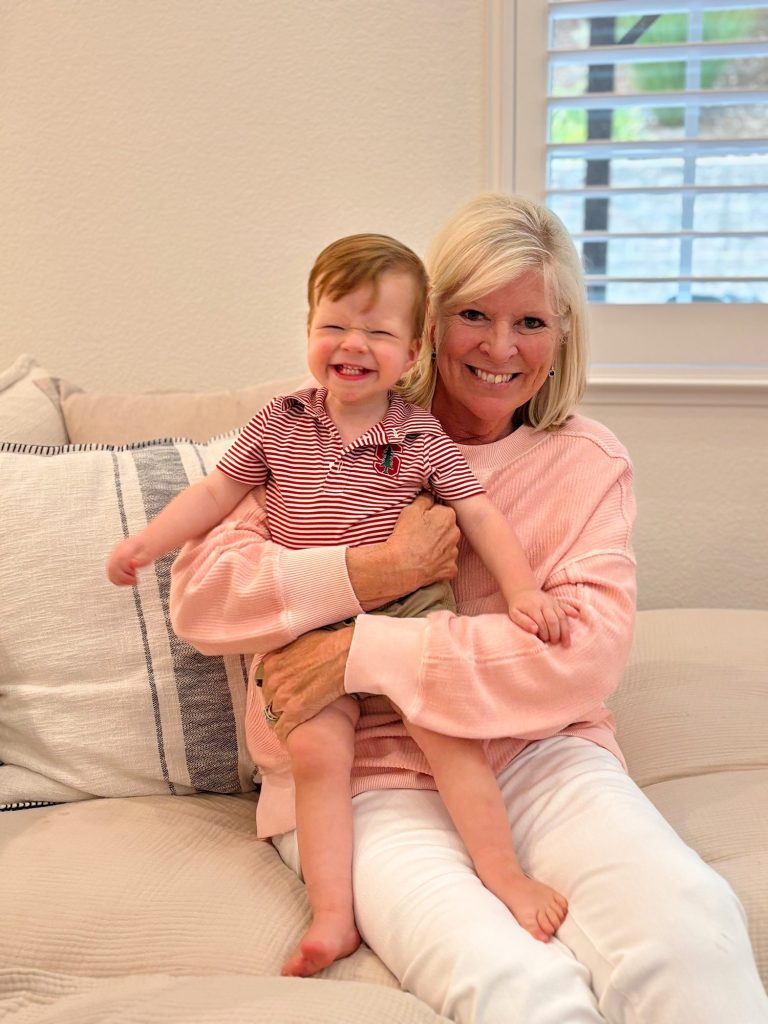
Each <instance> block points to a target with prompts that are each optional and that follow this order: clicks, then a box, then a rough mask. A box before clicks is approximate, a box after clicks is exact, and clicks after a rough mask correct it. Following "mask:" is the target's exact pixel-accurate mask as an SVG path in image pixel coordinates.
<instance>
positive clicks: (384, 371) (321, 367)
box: [307, 271, 419, 403]
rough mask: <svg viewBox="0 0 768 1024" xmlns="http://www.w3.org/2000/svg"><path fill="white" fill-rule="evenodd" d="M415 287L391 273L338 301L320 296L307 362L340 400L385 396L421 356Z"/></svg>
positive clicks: (313, 317) (309, 342) (317, 377)
mask: <svg viewBox="0 0 768 1024" xmlns="http://www.w3.org/2000/svg"><path fill="white" fill-rule="evenodd" d="M414 302H415V288H414V284H413V280H412V279H411V277H410V276H409V275H408V274H404V273H400V272H397V271H388V272H386V273H384V274H382V275H381V277H380V278H379V279H378V280H377V282H376V287H375V288H374V286H373V285H372V284H366V285H363V286H361V287H360V288H357V289H355V291H353V292H349V293H348V294H347V295H344V296H343V297H342V298H340V299H335V300H333V299H331V298H330V297H329V296H327V295H323V296H321V297H320V298H319V299H318V301H317V304H316V306H315V310H314V314H313V316H312V319H311V321H310V324H309V329H308V332H307V336H308V352H307V361H308V363H309V369H310V370H311V372H312V373H313V375H314V376H315V378H316V379H317V380H318V381H319V382H320V384H322V385H323V386H324V387H327V388H328V391H329V393H330V394H332V395H333V396H335V397H337V398H338V400H339V401H343V402H345V403H347V402H357V401H364V400H365V399H370V398H372V397H374V396H377V395H385V394H386V392H387V391H388V390H389V389H390V388H391V387H392V386H393V385H394V384H395V383H396V382H397V381H398V380H399V379H400V378H401V377H402V376H403V374H404V373H405V372H406V371H407V370H409V369H410V368H411V367H412V366H413V364H414V362H415V360H416V356H417V354H418V350H419V339H416V338H414V337H413V324H414V317H413V312H414Z"/></svg>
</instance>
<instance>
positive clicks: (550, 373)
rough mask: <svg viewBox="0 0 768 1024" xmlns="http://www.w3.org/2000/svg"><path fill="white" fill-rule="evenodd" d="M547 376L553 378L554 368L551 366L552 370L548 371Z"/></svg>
mask: <svg viewBox="0 0 768 1024" xmlns="http://www.w3.org/2000/svg"><path fill="white" fill-rule="evenodd" d="M549 376H550V377H554V376H555V368H554V366H553V367H552V369H551V370H550V371H549Z"/></svg>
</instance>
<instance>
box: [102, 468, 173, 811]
mask: <svg viewBox="0 0 768 1024" xmlns="http://www.w3.org/2000/svg"><path fill="white" fill-rule="evenodd" d="M112 468H113V471H114V474H115V494H116V495H117V507H118V509H119V510H120V525H121V526H122V528H123V536H124V537H127V536H128V518H127V516H126V514H125V502H124V500H123V487H122V484H121V482H120V463H119V461H118V458H117V456H116V455H115V454H114V452H113V453H112ZM131 589H132V591H133V601H134V605H135V607H136V618H137V620H138V624H139V633H140V634H141V642H142V645H143V647H144V660H145V662H146V666H147V684H148V686H149V692H150V694H151V698H152V714H153V716H154V719H155V736H156V738H157V753H158V757H159V760H160V769H161V771H162V773H163V780H164V781H165V783H166V785H167V786H168V789H169V790H170V792H171V793H172V794H173V795H174V796H176V787H175V786H174V784H173V783H172V782H171V780H170V778H169V775H168V763H167V761H166V757H165V742H164V740H163V723H162V720H161V718H160V702H159V700H158V697H157V685H156V683H155V668H154V665H153V664H152V652H151V651H150V649H149V636H148V634H147V623H146V619H145V618H144V609H143V607H142V604H141V596H140V594H139V588H138V587H131Z"/></svg>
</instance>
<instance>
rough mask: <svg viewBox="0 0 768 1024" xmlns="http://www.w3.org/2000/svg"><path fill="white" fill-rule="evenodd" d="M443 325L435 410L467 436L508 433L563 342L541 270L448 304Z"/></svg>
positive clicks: (476, 440) (480, 438) (491, 437)
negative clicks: (473, 298) (477, 296)
mask: <svg viewBox="0 0 768 1024" xmlns="http://www.w3.org/2000/svg"><path fill="white" fill-rule="evenodd" d="M440 327H441V329H442V342H441V343H440V345H439V348H438V352H437V373H438V378H437V386H436V388H435V397H434V399H433V402H432V413H433V415H434V416H436V417H437V418H438V419H439V420H440V422H441V423H442V425H443V428H444V429H445V431H446V433H447V434H448V435H449V436H450V437H452V438H453V439H454V440H455V441H458V442H460V443H462V444H488V443H489V442H491V441H498V440H499V439H500V438H502V437H506V436H507V434H509V433H511V431H512V415H513V413H514V412H515V410H516V409H518V408H519V407H520V406H521V405H525V403H526V402H527V401H528V400H529V399H530V398H532V397H533V396H534V395H535V394H536V392H537V391H538V390H539V388H540V387H541V386H542V384H544V382H545V381H546V379H547V375H548V374H549V371H550V368H551V367H552V364H553V363H554V360H555V350H556V348H557V346H558V345H559V344H560V336H561V327H560V319H559V317H557V316H556V315H555V313H554V311H553V309H552V306H551V304H550V300H549V298H548V297H547V294H546V289H545V287H544V281H543V279H542V277H541V274H540V273H539V272H538V271H536V270H528V271H525V272H524V273H523V274H521V275H520V276H519V277H516V278H514V280H512V281H510V282H509V283H508V284H505V285H503V286H502V287H501V288H497V289H496V290H495V291H493V292H490V293H489V294H488V295H485V296H483V298H482V299H478V300H477V301H475V302H465V303H462V304H461V305H449V306H448V307H447V309H446V310H445V311H444V313H443V317H442V321H441V324H440Z"/></svg>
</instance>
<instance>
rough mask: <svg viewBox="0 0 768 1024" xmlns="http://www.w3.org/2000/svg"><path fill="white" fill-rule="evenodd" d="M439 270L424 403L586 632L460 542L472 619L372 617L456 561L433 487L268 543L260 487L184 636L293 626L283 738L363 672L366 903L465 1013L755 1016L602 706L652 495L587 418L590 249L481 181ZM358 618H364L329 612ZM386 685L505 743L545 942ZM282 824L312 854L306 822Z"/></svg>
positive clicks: (403, 975)
mask: <svg viewBox="0 0 768 1024" xmlns="http://www.w3.org/2000/svg"><path fill="white" fill-rule="evenodd" d="M429 269H430V273H431V278H432V287H433V295H432V314H431V325H430V332H431V335H430V336H431V338H432V342H433V350H434V356H433V358H431V359H427V360H425V361H424V362H423V363H422V364H421V365H420V366H419V367H417V368H416V371H415V373H414V376H413V378H412V379H411V380H410V381H409V382H408V385H409V386H408V388H407V396H408V397H410V398H411V399H413V398H416V399H420V400H421V401H423V402H425V403H429V402H430V399H431V410H432V412H433V414H434V415H436V416H437V418H438V419H439V420H440V421H441V423H442V425H443V428H444V429H445V430H446V432H447V433H448V434H449V435H450V436H451V437H452V438H453V439H454V440H455V441H457V442H458V443H460V444H461V445H463V446H464V453H465V455H466V457H467V459H468V461H469V463H470V467H471V468H472V469H473V471H474V472H475V474H476V475H477V476H478V477H479V478H480V480H481V482H483V483H484V484H485V486H486V488H487V490H488V493H489V495H490V497H491V498H492V499H493V500H494V502H495V503H496V504H497V505H498V506H499V507H501V508H502V510H503V511H505V512H506V513H507V514H508V515H509V516H510V518H511V520H512V522H513V525H514V527H515V529H516V530H517V531H518V533H519V535H520V537H521V540H522V542H523V546H524V547H525V548H526V552H527V554H528V557H529V559H530V561H531V564H532V566H533V568H534V571H535V573H536V576H537V578H538V579H539V580H540V582H541V584H542V586H543V587H544V588H545V589H547V590H550V591H553V592H554V593H555V594H558V595H563V596H566V597H571V598H573V599H575V600H577V601H578V602H579V604H580V616H579V618H578V619H577V620H574V622H573V623H572V626H571V639H570V643H569V644H567V645H565V644H560V645H556V646H553V645H546V644H542V643H541V642H540V641H539V640H538V639H536V638H535V637H531V636H530V635H526V634H524V633H523V632H522V631H521V630H520V629H518V628H517V627H516V626H514V625H513V624H512V623H511V622H510V621H509V619H508V618H507V616H506V615H505V613H504V606H503V603H502V600H501V597H500V595H499V594H498V593H497V592H496V591H495V587H494V584H493V580H492V578H491V577H490V576H489V575H488V574H487V572H486V571H485V570H484V569H483V567H482V565H481V563H480V562H479V561H478V559H477V558H476V556H475V555H474V553H473V552H472V551H471V550H469V549H468V548H467V547H466V546H461V547H460V551H459V558H458V567H459V572H458V578H457V580H456V584H455V590H456V597H457V602H458V607H459V610H460V613H461V614H459V615H458V616H456V615H453V614H451V613H449V612H438V613H435V614H433V615H430V616H429V617H428V618H427V619H407V620H402V619H390V618H387V617H384V616H373V615H371V616H368V615H364V614H359V613H360V612H361V610H362V609H366V610H369V609H371V608H374V607H378V606H379V605H381V604H383V603H385V602H386V601H389V600H392V599H393V598H395V597H397V596H399V595H401V594H403V593H406V592H408V591H411V590H414V589H415V588H416V587H418V586H422V585H425V584H427V583H429V582H432V581H434V580H436V579H441V578H448V577H451V576H453V574H454V571H455V570H454V558H455V545H456V542H457V534H456V529H455V524H454V523H453V520H452V513H450V512H449V511H448V510H445V509H442V508H439V507H435V506H431V504H430V502H429V500H428V499H426V498H421V499H418V501H417V502H416V503H415V505H414V506H412V507H411V509H409V510H408V511H407V512H406V513H404V514H403V516H402V517H401V520H400V523H399V524H398V527H397V528H396V530H395V532H394V533H393V535H392V537H391V538H390V540H389V541H387V543H386V544H383V545H375V546H370V547H367V548H350V549H343V548H342V549H339V548H325V549H315V550H312V551H302V552H295V551H292V552H288V551H285V550H282V549H279V548H276V547H275V546H274V545H273V544H271V543H269V542H265V541H264V535H263V524H262V523H261V522H260V514H259V512H258V507H257V505H256V504H255V499H251V500H250V503H244V505H243V506H242V507H241V509H240V514H239V515H238V517H237V518H236V520H235V521H234V523H231V524H230V525H229V526H228V528H226V529H219V530H217V531H213V532H212V533H211V534H209V535H208V537H206V538H204V539H203V540H201V541H199V542H197V543H196V544H192V545H188V546H187V548H185V549H184V551H183V552H182V555H181V556H180V558H179V560H178V561H177V563H176V566H175V569H174V573H175V584H174V585H175V590H174V600H173V609H172V610H173V616H174V624H175V627H176V629H177V632H179V633H180V635H182V636H184V637H185V638H187V639H188V640H189V641H190V642H191V643H193V644H194V645H195V646H196V647H198V648H199V649H201V650H203V651H206V652H210V653H219V652H230V651H231V652H247V651H249V650H251V649H261V650H263V649H264V647H265V646H268V647H270V648H271V649H273V650H274V649H276V648H278V647H283V649H282V650H280V651H278V652H277V653H274V654H272V655H269V656H267V658H266V659H265V669H266V679H265V684H264V686H265V697H266V699H267V701H269V702H270V705H269V706H270V707H271V710H272V712H273V714H274V715H275V716H277V717H278V721H277V725H276V733H277V735H278V736H279V737H283V736H285V735H287V733H288V732H289V731H290V730H291V729H292V728H293V727H294V726H295V725H296V724H298V723H299V722H301V721H302V720H304V719H306V718H308V717H311V716H312V715H313V714H315V713H316V711H317V710H319V709H320V708H322V707H324V706H325V705H326V704H327V703H328V702H329V701H331V700H333V699H334V698H336V697H337V696H339V695H341V694H342V693H344V692H345V690H346V691H348V692H361V693H365V694H368V695H373V696H368V697H367V698H366V700H365V701H364V703H363V706H362V712H361V718H360V724H359V727H358V735H357V744H356V760H355V768H354V775H353V794H354V815H355V865H354V886H355V894H356V895H355V910H356V916H357V921H358V925H359V928H360V931H361V933H362V935H363V937H364V938H365V939H366V941H367V942H368V943H369V945H370V946H371V947H372V948H373V949H374V950H375V951H376V952H377V953H378V954H379V956H380V957H381V958H382V959H383V960H384V962H385V963H386V964H387V965H388V966H389V968H390V969H391V970H392V971H393V972H394V973H395V975H396V976H397V977H398V978H399V979H400V981H401V983H402V985H403V987H404V988H405V989H407V990H408V991H411V992H413V993H415V994H416V995H417V996H419V997H420V998H421V999H423V1000H424V1001H426V1002H427V1003H429V1005H431V1006H432V1007H433V1008H434V1009H435V1010H436V1011H438V1012H439V1013H442V1014H444V1015H445V1016H447V1017H450V1018H452V1019H453V1020H455V1021H457V1022H473V1024H502V1022H511V1021H515V1022H524V1024H565V1022H568V1024H578V1022H594V1024H597V1022H601V1021H603V1022H604V1021H610V1022H619V1021H633V1022H645V1024H672V1022H673V1021H674V1022H677V1021H679V1020H683V1019H688V1020H692V1021H696V1022H697V1024H710V1022H711V1024H722V1022H723V1021H731V1020H733V1021H739V1022H740V1024H758V1022H765V1021H767V1020H768V1009H767V1006H766V999H765V995H764V993H763V990H762V987H761V985H760V982H759V979H758V976H757V971H756V967H755V965H754V960H753V958H752V954H751V950H750V946H749V941H748V938H747V934H746V930H745V927H744V919H743V912H742V910H741V907H740V905H739V903H738V901H737V900H736V898H735V896H734V894H733V893H732V891H731V890H730V888H729V887H728V885H727V884H726V883H725V882H724V881H723V880H722V879H721V878H720V877H719V876H718V875H716V874H715V873H714V872H712V871H711V870H710V869H709V868H708V867H707V866H706V865H705V864H704V863H703V862H702V861H701V860H700V859H699V858H698V856H697V855H696V854H695V853H694V852H693V851H691V850H690V849H688V848H687V847H686V846H685V845H684V844H683V843H682V842H681V841H680V840H679V838H678V837H677V836H676V835H675V834H674V832H673V831H672V829H671V828H670V827H669V826H668V825H667V824H666V822H665V821H664V820H663V819H662V818H661V816H660V815H659V814H658V813H657V812H656V811H655V809H654V808H653V807H652V805H651V804H650V803H649V802H648V801H647V800H646V798H645V797H644V796H643V794H642V793H641V792H640V791H639V790H638V789H637V787H636V786H635V785H634V784H633V783H632V782H631V780H630V779H629V778H628V776H627V775H626V773H625V771H624V768H623V762H622V760H621V753H620V751H619V748H618V746H617V743H616V740H615V737H614V732H613V724H612V720H611V716H610V714H609V713H608V711H607V710H606V708H605V706H604V703H603V702H604V700H605V698H606V697H607V696H608V695H609V694H610V693H611V692H612V691H613V690H614V689H615V687H616V684H617V682H618V680H619V677H620V674H621V671H622V669H623V666H624V663H625V661H626V657H627V653H628V650H629V646H630V641H631V631H632V622H633V617H634V598H635V580H634V560H633V556H632V551H631V547H630V529H631V523H632V520H633V516H634V501H633V496H632V488H631V468H630V465H629V461H628V458H627V455H626V452H625V451H624V449H623V448H622V447H621V445H620V444H619V443H618V442H617V441H616V439H615V438H614V437H613V436H612V435H611V434H610V432H609V431H607V430H606V429H605V428H604V427H602V426H600V425H599V424H597V423H594V422H592V421H589V420H586V419H584V418H583V417H580V416H578V415H574V409H575V406H576V404H577V402H578V400H579V398H580V397H581V394H582V391H583V387H584V375H585V351H584V344H585V339H584V330H585V317H584V313H585V307H584V297H583V285H582V277H581V272H580V268H579V262H578V258H577V255H576V253H575V250H574V247H573V245H572V243H571V241H570V239H569V237H568V235H567V233H566V232H565V229H564V228H563V226H562V224H561V223H560V222H559V221H558V220H557V218H556V217H554V215H552V214H551V213H550V212H549V211H547V210H546V209H545V208H543V207H540V206H538V205H536V204H533V203H530V202H527V201H525V200H523V199H520V198H516V197H505V196H481V197H479V198H478V199H477V200H475V201H473V202H471V203H469V204H468V205H467V206H466V207H464V208H463V209H462V210H460V211H459V212H458V214H456V215H455V216H454V217H453V218H452V220H451V221H450V222H449V223H448V225H447V226H446V228H445V229H444V231H443V232H442V233H441V234H440V235H439V236H438V238H437V239H436V241H435V244H434V246H433V250H432V254H431V259H430V260H429ZM260 531H261V532H260ZM318 581H322V594H321V595H319V593H318V589H319V588H318ZM307 582H309V583H310V586H306V584H307ZM319 597H320V599H318V598H319ZM355 617H356V618H355ZM344 618H350V619H354V624H353V625H350V627H349V628H348V629H342V630H339V631H337V632H334V633H327V632H312V630H315V629H316V627H319V626H322V625H324V624H326V623H327V622H332V621H338V620H340V619H344ZM305 633H306V634H308V635H306V636H301V634H305ZM254 637H257V638H258V641H257V642H256V643H254V639H253V638H254ZM297 637H300V639H296V638H297ZM292 641H295V642H292ZM286 645H287V646H286ZM376 695H381V696H380V697H377V696H376ZM382 698H388V700H383V699H382ZM389 701H391V702H392V704H396V705H397V706H398V707H399V708H400V709H401V710H402V712H403V714H404V715H405V716H406V717H407V718H408V719H410V720H412V721H413V722H415V723H416V724H417V725H421V726H424V727H427V728H430V729H433V730H437V731H442V732H445V733H450V734H453V735H457V736H465V737H471V738H480V739H483V740H486V741H487V743H486V749H487V755H488V758H489V760H490V762H491V764H492V765H493V767H494V769H495V771H496V772H497V775H498V780H499V785H500V787H501V789H502V792H503V794H504V799H505V803H506V806H507V810H508V815H509V821H510V825H511V828H512V830H513V833H514V838H515V842H516V844H517V846H518V849H519V853H520V860H521V863H522V864H523V866H524V868H525V870H526V871H527V872H528V873H529V874H530V875H532V876H533V877H540V878H546V879H547V881H548V882H549V883H550V884H551V885H553V886H555V887H556V888H557V889H558V890H559V891H560V892H562V893H563V894H564V895H565V896H566V898H567V899H568V904H569V911H568V915H567V917H566V919H565V921H564V922H563V924H562V925H561V927H560V929H559V931H558V933H557V938H556V939H555V940H553V941H552V942H550V943H549V944H546V945H545V944H543V943H537V942H536V941H535V940H534V939H532V938H531V936H530V935H529V934H528V933H527V932H525V931H524V930H523V929H522V928H521V927H520V926H519V925H518V924H517V923H516V921H515V920H514V918H513V917H512V916H511V915H510V914H509V913H508V911H507V910H506V908H505V907H504V906H503V905H502V904H501V903H500V902H499V901H498V900H497V899H496V898H495V897H494V896H492V894H491V893H489V892H488V891H487V890H486V889H484V888H483V886H482V885H481V884H480V882H479V880H478V879H477V877H476V875H475V874H474V872H473V870H472V866H471V862H470V861H469V859H468V857H467V855H466V852H465V851H464V849H463V847H462V846H461V844H460V842H459V841H458V839H457V836H456V833H455V831H454V829H453V828H452V826H451V823H450V820H449V819H448V816H447V814H446V812H445V810H444V809H443V807H442V806H441V803H440V800H439V798H438V797H437V794H436V793H435V792H434V786H433V783H432V781H431V779H430V777H429V775H428V774H427V772H426V764H425V762H424V761H423V760H422V759H421V758H420V756H419V754H418V751H417V750H416V749H415V748H414V746H413V745H412V743H411V742H410V741H409V740H408V738H407V735H406V733H405V729H404V727H403V726H402V724H401V723H400V722H399V721H398V719H397V717H396V716H394V715H393V714H392V711H391V706H390V704H389ZM257 760H258V759H257ZM273 841H274V844H275V846H276V847H277V849H278V850H279V852H280V854H281V856H282V857H283V859H284V860H285V861H286V863H288V864H289V865H290V866H292V867H293V868H294V869H296V870H299V865H298V862H297V856H296V843H295V833H294V832H293V831H288V832H286V833H284V834H281V835H280V836H276V837H274V839H273Z"/></svg>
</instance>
